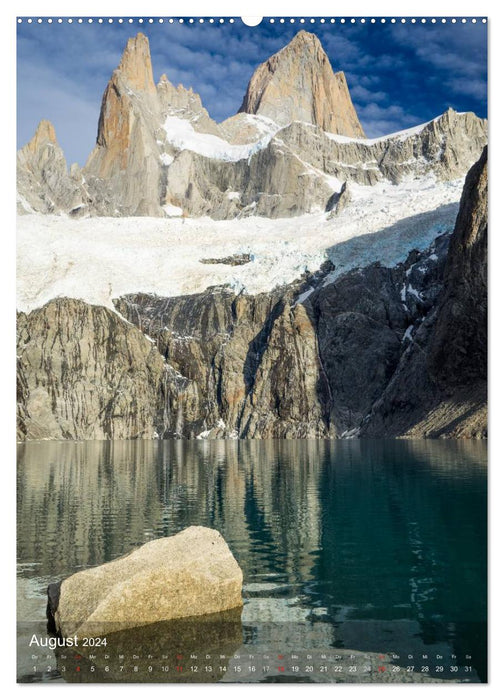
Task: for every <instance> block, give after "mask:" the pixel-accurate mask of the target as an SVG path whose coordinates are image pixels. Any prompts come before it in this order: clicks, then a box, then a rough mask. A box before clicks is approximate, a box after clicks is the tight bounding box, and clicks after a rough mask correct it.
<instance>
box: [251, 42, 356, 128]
mask: <svg viewBox="0 0 504 700" xmlns="http://www.w3.org/2000/svg"><path fill="white" fill-rule="evenodd" d="M239 112H248V113H249V114H259V115H262V116H265V117H268V118H269V119H272V120H273V121H275V122H277V123H278V124H280V125H281V126H285V125H287V124H289V123H290V122H293V121H304V122H309V123H311V124H315V125H317V126H320V127H321V128H322V129H323V130H324V131H329V132H331V133H334V134H341V135H343V136H351V137H357V138H359V137H364V136H365V134H364V131H363V129H362V126H361V124H360V122H359V119H358V117H357V113H356V111H355V108H354V106H353V103H352V99H351V97H350V93H349V91H348V86H347V83H346V79H345V76H344V74H343V73H342V72H340V73H337V74H336V75H335V74H334V72H333V69H332V67H331V62H330V61H329V58H328V56H327V54H326V53H325V51H324V49H323V47H322V44H321V43H320V40H319V38H318V37H317V36H316V35H315V34H311V33H310V32H306V31H304V30H302V31H300V32H298V33H297V34H296V36H295V37H294V38H293V39H292V40H291V41H290V42H289V44H287V46H284V47H283V48H282V49H281V50H280V51H278V52H277V53H276V54H274V55H273V56H271V57H270V58H268V59H267V60H266V61H265V62H264V63H262V64H261V65H260V66H259V67H258V68H257V69H256V71H255V72H254V74H253V76H252V78H251V79H250V82H249V85H248V88H247V92H246V93H245V97H244V98H243V102H242V105H241V107H240V109H239Z"/></svg>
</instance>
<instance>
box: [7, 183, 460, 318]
mask: <svg viewBox="0 0 504 700" xmlns="http://www.w3.org/2000/svg"><path fill="white" fill-rule="evenodd" d="M462 184H463V181H462V180H456V181H452V182H439V181H437V180H436V179H435V178H434V177H432V178H425V179H422V180H414V179H411V180H409V181H407V182H402V183H401V184H400V185H392V184H390V183H388V182H384V183H380V184H378V185H375V186H374V187H363V186H359V185H356V184H352V185H350V195H351V198H350V202H349V204H348V205H347V206H346V208H345V209H343V211H342V212H341V213H339V214H338V216H337V217H333V218H331V217H328V215H327V214H320V213H318V214H307V215H304V216H301V217H296V218H288V219H275V220H272V219H267V218H263V217H250V218H246V219H238V220H232V221H213V220H211V219H209V218H200V219H186V220H184V219H183V218H181V217H174V218H170V219H159V218H149V217H129V218H121V219H118V218H92V219H79V220H76V219H72V218H69V217H66V216H47V215H46V216H43V215H27V216H21V217H19V219H18V246H17V255H18V260H17V266H18V308H19V310H23V311H30V310H32V309H34V308H37V307H39V306H41V305H43V304H44V303H45V302H47V301H49V300H50V299H53V298H54V297H58V296H69V297H74V298H79V299H83V300H84V301H87V302H89V303H92V304H102V305H104V306H107V307H109V308H111V309H112V308H114V307H113V304H112V299H113V298H116V297H118V296H120V295H123V294H126V293H132V292H150V293H155V294H159V295H163V296H176V295H180V294H190V293H194V292H201V291H203V290H204V289H206V288H207V287H209V286H212V285H226V284H227V285H231V286H232V287H233V288H234V289H236V290H237V291H238V290H241V289H244V290H245V291H246V292H248V293H258V292H262V291H267V290H270V289H272V288H274V287H275V286H277V285H282V284H285V283H289V282H291V281H293V280H294V279H296V278H298V277H299V276H300V275H302V274H303V273H304V272H306V271H312V272H314V271H316V270H317V269H318V268H319V267H320V265H321V264H322V263H323V262H324V261H325V260H327V259H328V258H329V259H330V260H331V261H332V262H333V263H334V265H335V268H336V269H335V271H334V272H332V273H331V275H330V277H329V278H328V279H329V281H330V280H331V279H334V278H335V277H336V276H337V275H339V274H341V273H342V272H345V271H347V270H350V269H352V268H355V267H362V266H365V265H367V264H369V263H371V262H374V261H380V262H382V263H383V264H384V265H387V266H392V265H395V264H396V263H398V262H399V261H401V260H403V259H404V258H405V257H406V255H407V254H408V252H409V251H410V250H411V249H413V248H418V249H423V248H426V247H427V246H428V245H429V244H430V242H431V241H432V240H433V239H434V238H435V237H436V236H437V235H438V234H439V233H441V232H444V231H446V230H450V229H451V228H453V225H454V222H455V218H456V214H457V210H458V202H459V199H460V195H461V190H462ZM239 253H248V254H249V256H250V259H251V260H250V262H249V263H246V264H242V265H236V266H235V265H228V264H222V263H217V264H207V263H202V262H200V261H201V260H202V259H208V258H211V259H219V258H225V257H229V256H233V255H236V254H239Z"/></svg>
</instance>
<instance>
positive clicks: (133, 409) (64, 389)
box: [18, 299, 168, 440]
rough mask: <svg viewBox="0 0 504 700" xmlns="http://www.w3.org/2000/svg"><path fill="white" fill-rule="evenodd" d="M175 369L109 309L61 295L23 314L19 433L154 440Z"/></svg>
mask: <svg viewBox="0 0 504 700" xmlns="http://www.w3.org/2000/svg"><path fill="white" fill-rule="evenodd" d="M167 372H168V368H166V367H165V364H164V362H163V358H162V357H161V356H160V355H159V353H158V352H157V350H156V348H155V347H153V345H152V343H151V342H149V340H148V339H147V338H146V337H145V336H144V335H142V333H140V331H138V330H137V329H136V328H135V327H133V326H131V325H130V324H129V323H127V322H125V321H124V320H122V319H121V318H119V316H118V315H117V314H115V313H114V312H113V311H110V310H109V309H105V308H103V307H99V306H91V305H89V304H85V303H84V302H82V301H78V300H76V299H55V300H53V301H51V302H49V303H48V304H46V305H45V306H44V307H42V308H41V309H37V310H35V311H32V312H31V313H30V314H28V315H26V314H19V315H18V408H19V414H18V434H19V437H20V438H22V439H48V438H50V439H62V438H63V439H95V440H100V439H129V438H140V437H143V438H152V437H154V435H155V434H156V427H155V423H156V418H157V410H158V405H159V395H160V393H161V392H162V390H163V387H164V385H165V382H166V381H167V379H166V378H167V376H168V374H167Z"/></svg>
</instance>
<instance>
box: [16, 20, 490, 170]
mask: <svg viewBox="0 0 504 700" xmlns="http://www.w3.org/2000/svg"><path fill="white" fill-rule="evenodd" d="M17 26H18V42H17V86H18V92H17V110H18V111H17V116H18V147H20V146H22V145H23V144H24V143H26V142H27V141H28V140H29V139H30V138H31V137H32V135H33V133H34V131H35V128H36V126H37V124H38V122H39V121H40V119H50V120H51V121H52V122H53V124H54V126H55V128H56V135H57V137H58V141H59V143H60V144H61V146H62V147H63V150H64V152H65V156H66V158H67V161H68V163H69V164H70V163H72V162H78V163H80V164H81V165H83V164H84V163H85V161H86V159H87V156H88V155H89V153H90V151H91V149H92V148H93V145H94V142H95V138H96V130H97V124H98V115H99V110H100V102H101V97H102V94H103V91H104V89H105V87H106V84H107V81H108V79H109V77H110V75H111V73H112V71H113V70H114V69H115V68H116V67H117V65H118V63H119V61H120V58H121V54H122V51H123V49H124V46H125V43H126V41H127V39H128V37H129V36H134V35H135V34H136V33H137V31H142V32H144V34H146V35H147V36H148V37H149V41H150V47H151V55H152V64H153V72H154V80H155V81H156V82H157V81H158V80H159V77H160V75H161V74H162V73H166V74H167V76H168V78H169V80H171V82H173V83H175V84H178V83H179V82H180V83H182V84H183V85H185V86H186V87H193V89H194V90H195V91H196V92H198V93H199V94H200V95H201V98H202V100H203V104H204V106H205V107H206V108H207V110H208V111H209V113H210V116H212V117H213V118H214V119H216V120H217V121H221V120H223V119H225V118H226V117H228V116H231V115H232V114H234V113H235V112H236V111H237V110H238V108H239V106H240V104H241V101H242V98H243V95H244V93H245V90H246V87H247V83H248V81H249V79H250V77H251V75H252V73H253V71H254V69H255V68H256V67H257V65H259V63H261V62H262V61H264V60H265V59H267V58H268V57H269V56H270V55H271V54H273V53H275V52H276V51H278V50H279V49H280V48H282V46H285V44H287V43H288V42H289V41H290V39H291V38H292V37H293V36H294V35H295V34H296V33H297V32H298V31H299V30H300V29H306V30H308V31H313V32H314V33H316V34H317V35H318V37H319V38H320V40H321V42H322V45H323V46H324V49H325V50H326V52H327V54H328V56H329V58H330V60H331V63H332V66H333V69H334V70H335V71H339V70H343V71H345V74H346V77H347V81H348V85H349V88H350V93H351V95H352V99H353V101H354V104H355V107H356V109H357V113H358V115H359V118H360V120H361V123H362V125H363V127H364V130H365V131H366V134H367V136H369V137H374V136H380V135H383V134H387V133H390V132H393V131H398V130H400V129H405V128H408V127H411V126H414V125H416V124H419V123H421V122H425V121H428V120H429V119H432V118H433V117H435V116H437V115H438V114H441V113H442V112H443V111H444V110H446V109H447V108H448V107H450V106H451V107H453V108H454V109H456V110H457V111H474V112H476V114H478V115H479V116H481V117H486V116H487V89H486V88H487V85H486V77H487V65H486V61H487V58H486V56H487V25H486V24H482V23H481V21H480V20H479V21H478V22H477V23H476V24H472V23H470V22H468V23H466V24H462V23H460V20H459V21H458V22H457V23H456V24H452V23H451V22H450V20H448V22H447V23H446V24H441V23H440V22H437V23H436V24H431V23H429V24H421V23H420V18H419V19H418V20H417V23H415V24H411V23H410V22H408V23H407V24H401V23H400V22H397V23H396V24H390V22H388V23H387V24H386V25H382V24H380V23H375V24H371V23H370V22H366V23H365V24H360V23H355V24H351V23H350V21H349V20H347V21H346V22H345V23H344V24H341V23H340V22H339V20H337V21H336V23H334V24H330V23H329V20H326V22H325V23H324V24H321V23H320V22H319V21H317V23H316V24H310V23H309V20H307V21H306V22H305V24H304V25H301V24H300V23H299V20H297V21H296V23H295V24H294V25H291V24H289V23H284V24H280V23H279V22H278V21H277V22H275V24H273V25H272V24H270V23H269V22H268V20H267V19H266V20H263V22H262V23H261V25H259V26H258V27H247V26H245V25H244V24H243V23H242V22H241V20H240V19H239V18H237V19H236V20H235V22H234V24H230V23H229V22H228V21H226V23H224V24H219V23H218V22H216V23H214V24H213V25H212V24H209V23H208V20H206V21H205V23H204V24H203V25H201V24H198V23H195V24H192V25H190V24H183V25H181V24H179V23H177V22H176V23H174V24H169V23H168V21H167V20H165V21H164V23H163V24H158V23H155V24H148V23H147V21H145V22H144V23H143V24H139V23H138V20H135V22H134V23H133V24H128V23H123V24H119V23H118V22H117V21H116V22H114V23H113V24H98V22H97V21H96V20H95V21H94V22H93V23H92V24H88V23H83V24H78V23H77V21H74V22H73V23H72V24H68V23H67V22H66V21H65V22H64V23H63V24H57V23H55V22H53V23H52V24H47V23H46V22H44V23H43V24H37V23H32V24H28V23H27V22H26V21H24V22H23V23H22V24H18V25H17Z"/></svg>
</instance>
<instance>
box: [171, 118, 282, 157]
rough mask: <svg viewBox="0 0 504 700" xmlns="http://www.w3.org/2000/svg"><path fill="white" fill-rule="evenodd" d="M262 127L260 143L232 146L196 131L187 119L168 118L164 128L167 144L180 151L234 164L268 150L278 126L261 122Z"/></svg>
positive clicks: (212, 135)
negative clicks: (263, 133) (264, 149)
mask: <svg viewBox="0 0 504 700" xmlns="http://www.w3.org/2000/svg"><path fill="white" fill-rule="evenodd" d="M271 124H273V122H271ZM261 125H262V126H263V128H264V132H265V135H264V136H263V137H262V138H260V139H259V140H258V141H254V142H253V143H246V144H231V143H228V142H227V141H224V139H221V138H219V136H215V135H214V134H203V133H200V132H198V131H195V130H194V128H193V126H192V124H191V123H190V122H189V121H187V119H180V118H179V117H173V116H168V117H166V119H165V121H164V124H163V128H164V130H165V132H166V141H167V143H169V144H170V145H171V146H173V147H174V148H176V149H177V150H179V151H183V150H188V151H193V152H194V153H198V154H199V155H201V156H205V157H206V158H214V159H216V160H224V161H228V162H231V163H234V162H236V161H238V160H244V159H248V158H250V157H251V156H252V155H253V154H254V153H257V152H258V151H260V150H262V149H263V148H266V146H267V145H268V143H269V142H270V141H271V138H272V136H273V135H274V133H275V131H278V129H279V127H278V126H276V125H275V126H272V127H271V128H270V129H267V128H266V124H265V123H264V122H261Z"/></svg>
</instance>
